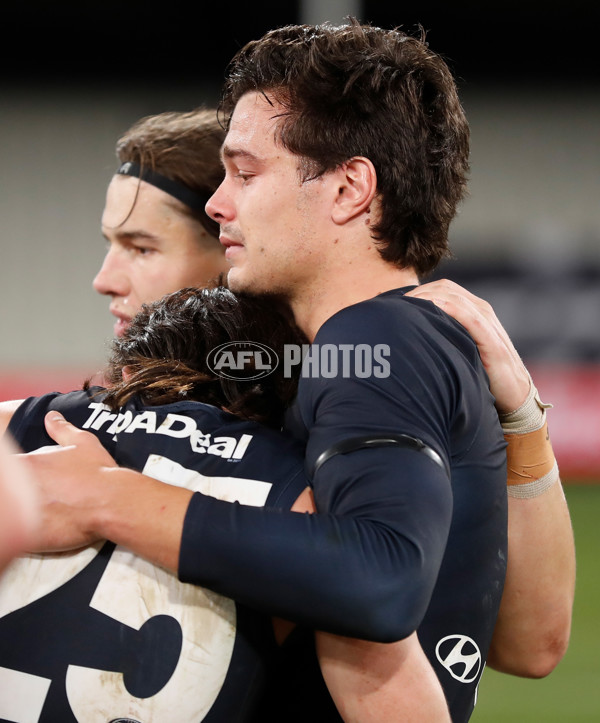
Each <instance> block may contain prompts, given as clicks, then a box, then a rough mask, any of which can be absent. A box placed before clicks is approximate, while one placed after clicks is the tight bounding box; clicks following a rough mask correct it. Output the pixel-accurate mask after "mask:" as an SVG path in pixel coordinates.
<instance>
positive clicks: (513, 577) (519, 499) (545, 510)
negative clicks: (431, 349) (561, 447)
mask: <svg viewBox="0 0 600 723" xmlns="http://www.w3.org/2000/svg"><path fill="white" fill-rule="evenodd" d="M409 293H410V295H411V296H416V297H420V298H423V299H427V300H429V301H432V302H433V303H434V304H436V306H438V307H439V308H441V309H443V310H444V311H445V312H446V313H448V314H450V316H452V317H454V318H455V319H456V320H457V321H458V322H460V323H461V324H462V325H463V326H464V327H465V328H466V329H467V331H468V332H469V333H470V334H471V336H472V337H473V339H474V340H475V342H476V344H477V346H478V348H479V353H480V355H481V359H482V361H483V364H484V366H485V369H486V371H487V373H488V377H489V380H490V389H491V391H492V394H493V395H494V396H495V398H496V408H497V410H498V414H499V416H500V421H501V422H502V426H503V429H504V433H505V438H506V440H507V444H508V447H507V464H508V480H507V482H508V567H507V573H506V582H505V586H504V593H503V597H502V604H501V607H500V613H499V615H498V621H497V624H496V629H495V632H494V638H493V641H492V647H491V649H490V653H489V656H488V665H489V666H490V667H492V668H494V669H496V670H499V671H501V672H505V673H510V674H512V675H519V676H524V677H532V678H539V677H543V676H545V675H548V674H549V673H550V672H551V671H552V670H553V669H554V668H555V667H556V665H558V663H559V662H560V660H561V658H562V657H563V655H564V654H565V652H566V650H567V646H568V644H569V636H570V632H571V617H572V612H573V598H574V592H575V544H574V539H573V529H572V526H571V519H570V515H569V509H568V507H567V502H566V499H565V496H564V492H563V489H562V485H561V484H560V479H559V472H558V466H557V465H556V460H555V459H554V453H553V451H552V445H551V442H550V438H549V435H548V430H547V424H546V410H547V409H548V407H549V406H550V405H545V404H543V403H542V402H541V401H540V399H539V395H538V393H537V390H536V389H535V386H534V385H533V382H532V381H531V377H530V376H529V373H528V371H527V369H526V368H525V365H524V364H523V362H522V360H521V358H520V356H519V354H518V352H517V351H516V349H515V347H514V345H513V343H512V341H511V340H510V338H509V336H508V334H507V333H506V330H505V329H504V328H503V326H502V325H501V324H500V322H499V320H498V318H497V316H496V314H495V313H494V310H493V308H492V307H491V306H490V304H489V303H488V302H486V301H484V300H483V299H480V298H478V297H477V296H474V295H473V294H471V293H469V292H468V291H466V290H465V289H463V288H462V287H460V286H458V285H457V284H455V283H454V282H452V281H447V280H442V281H434V282H432V283H430V284H424V285H423V286H420V287H417V288H416V289H415V290H414V291H411V292H409Z"/></svg>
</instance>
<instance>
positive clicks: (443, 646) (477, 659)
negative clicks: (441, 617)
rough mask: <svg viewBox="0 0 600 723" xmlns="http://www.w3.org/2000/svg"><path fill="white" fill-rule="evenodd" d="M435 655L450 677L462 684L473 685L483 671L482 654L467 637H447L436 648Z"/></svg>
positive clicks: (475, 644)
mask: <svg viewBox="0 0 600 723" xmlns="http://www.w3.org/2000/svg"><path fill="white" fill-rule="evenodd" d="M435 654H436V657H437V659H438V660H439V661H440V663H441V664H442V665H443V666H444V668H446V670H447V671H448V672H449V673H450V675H451V676H452V677H453V678H454V679H455V680H458V681H459V682H460V683H472V682H473V681H474V680H475V679H476V678H477V676H478V675H479V671H480V670H481V652H480V650H479V648H478V647H477V643H476V642H475V641H474V640H473V639H472V638H470V637H468V636H467V635H447V636H446V637H445V638H442V639H441V640H440V641H439V643H438V644H437V645H436V646H435Z"/></svg>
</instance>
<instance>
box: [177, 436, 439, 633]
mask: <svg viewBox="0 0 600 723" xmlns="http://www.w3.org/2000/svg"><path fill="white" fill-rule="evenodd" d="M314 482H315V487H316V488H318V489H326V488H329V489H335V490H337V493H336V499H335V500H323V504H324V505H325V506H324V507H323V509H328V510H330V512H329V513H327V514H314V515H309V514H297V513H293V512H282V511H278V510H270V509H264V508H252V507H245V506H242V505H238V504H233V505H232V504H229V503H226V502H221V501H219V500H215V499H212V498H209V497H205V496H204V495H201V494H196V495H194V497H193V498H192V500H191V502H190V505H189V508H188V512H187V516H186V519H185V523H184V530H183V538H182V546H181V556H180V567H179V576H180V579H181V580H183V581H185V582H191V583H196V584H202V585H204V586H206V587H209V588H212V589H213V590H215V591H217V592H220V593H222V594H225V595H228V596H230V597H233V598H235V599H236V600H238V601H239V602H242V603H245V604H247V605H249V606H252V607H255V608H258V609H260V610H264V611H266V612H269V613H271V614H274V615H278V616H280V617H284V618H288V619H290V620H293V621H295V622H298V623H301V624H306V625H308V626H311V627H314V628H316V629H320V630H326V631H329V632H333V633H336V634H342V635H349V636H352V637H359V638H364V639H369V640H375V641H380V642H391V641H394V640H399V639H401V638H404V637H406V636H408V635H409V634H410V633H412V632H413V631H414V630H415V629H416V628H417V627H418V625H419V623H420V621H421V619H422V617H423V615H424V614H425V611H426V609H427V605H428V603H429V599H430V596H431V591H432V589H433V586H434V584H435V581H436V577H437V573H438V570H439V566H440V563H441V560H442V556H443V553H444V549H445V543H446V539H447V535H448V529H449V525H450V519H451V510H452V499H451V492H450V485H449V481H448V477H447V475H446V473H445V472H444V470H443V469H442V468H441V467H440V466H439V465H438V464H436V463H435V462H434V461H432V460H431V459H430V458H428V457H427V456H425V455H423V454H420V453H419V452H417V451H415V450H412V449H401V448H385V449H377V450H372V449H367V450H360V451H355V452H352V453H350V454H347V455H337V456H335V457H333V458H332V459H330V460H328V461H327V462H326V463H325V464H323V465H322V467H321V468H320V470H319V472H318V473H317V477H316V478H315V480H314ZM340 490H341V491H340Z"/></svg>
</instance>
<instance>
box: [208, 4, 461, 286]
mask: <svg viewBox="0 0 600 723" xmlns="http://www.w3.org/2000/svg"><path fill="white" fill-rule="evenodd" d="M248 92H259V93H262V94H263V95H264V96H265V98H266V99H267V100H270V101H276V102H277V103H279V104H281V105H282V106H283V107H284V108H285V112H284V113H283V114H282V115H281V116H280V118H279V122H278V128H277V131H276V132H277V134H278V136H277V141H278V142H280V143H281V144H282V146H283V147H284V148H286V149H287V150H288V151H290V152H292V153H294V154H297V155H298V156H299V170H300V172H301V174H302V177H303V178H304V179H305V180H306V179H308V178H311V177H312V178H314V177H317V176H319V175H322V174H324V173H326V172H328V171H331V170H333V169H335V168H337V167H339V166H340V165H341V164H342V163H344V162H345V161H347V160H349V159H351V158H353V157H355V156H364V157H366V158H368V159H370V161H371V162H372V163H373V165H374V167H375V170H376V172H377V191H378V197H379V200H380V201H381V209H382V210H381V214H380V218H379V222H378V223H377V225H376V226H375V227H374V229H373V236H374V238H375V239H377V240H378V245H379V251H380V253H381V256H382V257H383V258H384V259H385V260H386V261H389V262H392V263H394V264H397V265H399V266H402V267H412V268H414V269H415V270H416V271H417V273H418V274H419V275H424V274H427V273H429V272H431V271H432V270H433V269H434V268H435V267H436V266H437V264H438V263H439V261H440V260H441V259H442V258H444V257H445V256H447V255H448V254H449V251H448V228H449V225H450V222H451V220H452V219H453V217H454V216H455V214H456V208H457V205H458V203H459V202H460V201H461V199H462V198H463V196H464V195H465V192H466V179H467V173H468V170H469V164H468V156H469V127H468V124H467V121H466V118H465V115H464V112H463V109H462V107H461V104H460V101H459V98H458V93H457V89H456V84H455V82H454V79H453V77H452V74H451V72H450V70H449V68H448V65H447V64H446V62H445V61H444V60H443V59H442V58H441V57H440V56H439V55H437V54H435V53H434V52H432V51H431V50H429V48H428V46H427V44H426V42H425V39H424V34H423V33H422V34H421V37H411V36H409V35H407V34H406V33H404V32H402V31H400V30H398V29H394V30H383V29H381V28H377V27H373V26H370V25H365V24H360V23H359V22H358V21H357V20H355V19H352V18H351V19H350V21H349V23H348V24H347V25H342V26H332V25H330V24H324V25H317V26H309V25H289V26H286V27H283V28H279V29H276V30H272V31H270V32H268V33H267V34H266V35H264V36H263V37H262V38H261V39H259V40H254V41H252V42H250V43H248V44H247V45H246V46H245V47H243V48H242V49H241V50H240V51H239V52H238V53H237V54H236V56H235V57H234V58H233V60H232V61H231V64H230V66H229V69H228V74H227V80H226V83H225V86H224V90H223V94H222V98H221V102H220V106H219V112H220V115H221V118H222V122H224V125H226V126H227V125H228V123H229V120H230V118H231V114H232V112H233V109H234V108H235V105H236V103H237V102H238V100H239V99H240V98H241V97H242V96H243V95H244V94H245V93H248ZM223 117H224V120H223Z"/></svg>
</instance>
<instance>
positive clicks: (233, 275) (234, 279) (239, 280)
mask: <svg viewBox="0 0 600 723" xmlns="http://www.w3.org/2000/svg"><path fill="white" fill-rule="evenodd" d="M227 286H228V287H229V288H230V289H231V291H233V292H234V293H235V292H246V293H252V292H254V291H256V289H255V288H254V284H253V282H252V279H251V278H249V276H248V274H247V273H246V271H245V270H244V268H242V267H239V266H232V267H231V268H230V269H229V271H228V272H227Z"/></svg>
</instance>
